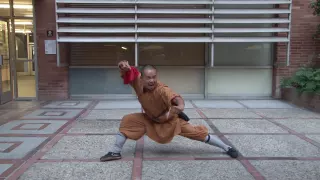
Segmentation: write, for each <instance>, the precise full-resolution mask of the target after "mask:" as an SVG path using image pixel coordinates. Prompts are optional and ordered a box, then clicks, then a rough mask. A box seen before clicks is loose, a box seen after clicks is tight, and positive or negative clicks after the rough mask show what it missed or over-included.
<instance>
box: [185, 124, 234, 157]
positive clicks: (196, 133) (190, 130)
mask: <svg viewBox="0 0 320 180" xmlns="http://www.w3.org/2000/svg"><path fill="white" fill-rule="evenodd" d="M180 124H181V133H180V135H181V136H184V137H186V138H189V139H193V140H197V141H202V142H205V143H207V144H210V145H212V146H216V147H219V148H221V149H223V150H225V151H226V153H227V154H228V155H229V156H231V157H232V158H237V157H238V152H237V151H236V150H235V149H234V148H232V147H231V146H228V145H227V144H225V143H224V142H222V141H221V140H220V139H219V138H218V137H216V136H213V135H210V134H208V129H207V128H206V127H205V126H193V125H191V124H189V123H188V122H186V121H184V120H182V119H181V120H180Z"/></svg>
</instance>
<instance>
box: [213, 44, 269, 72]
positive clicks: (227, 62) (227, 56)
mask: <svg viewBox="0 0 320 180" xmlns="http://www.w3.org/2000/svg"><path fill="white" fill-rule="evenodd" d="M272 52H273V43H216V44H215V45H214V65H215V66H271V65H272V59H273V53H272Z"/></svg>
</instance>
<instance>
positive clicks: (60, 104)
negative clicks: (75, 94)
mask: <svg viewBox="0 0 320 180" xmlns="http://www.w3.org/2000/svg"><path fill="white" fill-rule="evenodd" d="M90 103H91V101H54V102H51V103H50V104H47V105H45V106H43V108H62V109H66V108H67V109H73V108H77V109H84V108H86V107H87V106H88V105H89V104H90Z"/></svg>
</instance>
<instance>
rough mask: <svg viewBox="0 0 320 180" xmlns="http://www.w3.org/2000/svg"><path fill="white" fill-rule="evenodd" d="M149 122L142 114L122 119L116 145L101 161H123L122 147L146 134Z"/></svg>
mask: <svg viewBox="0 0 320 180" xmlns="http://www.w3.org/2000/svg"><path fill="white" fill-rule="evenodd" d="M146 123H147V120H146V118H145V116H144V115H143V114H142V113H135V114H129V115H126V116H124V117H123V118H122V120H121V123H120V128H119V132H118V133H117V135H116V141H115V143H114V144H113V145H112V146H111V147H110V150H109V152H108V153H107V154H106V155H104V156H102V157H101V158H100V161H111V160H118V159H121V151H122V147H123V145H124V144H125V142H126V140H127V139H132V140H138V139H140V138H141V137H142V136H143V135H144V134H145V133H146Z"/></svg>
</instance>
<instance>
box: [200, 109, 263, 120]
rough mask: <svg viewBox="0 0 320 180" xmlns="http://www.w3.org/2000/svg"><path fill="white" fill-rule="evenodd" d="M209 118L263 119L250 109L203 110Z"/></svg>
mask: <svg viewBox="0 0 320 180" xmlns="http://www.w3.org/2000/svg"><path fill="white" fill-rule="evenodd" d="M201 111H202V112H203V113H204V114H205V115H206V116H207V117H208V118H261V116H259V115H257V114H255V113H253V112H251V111H250V110H248V109H201Z"/></svg>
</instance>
